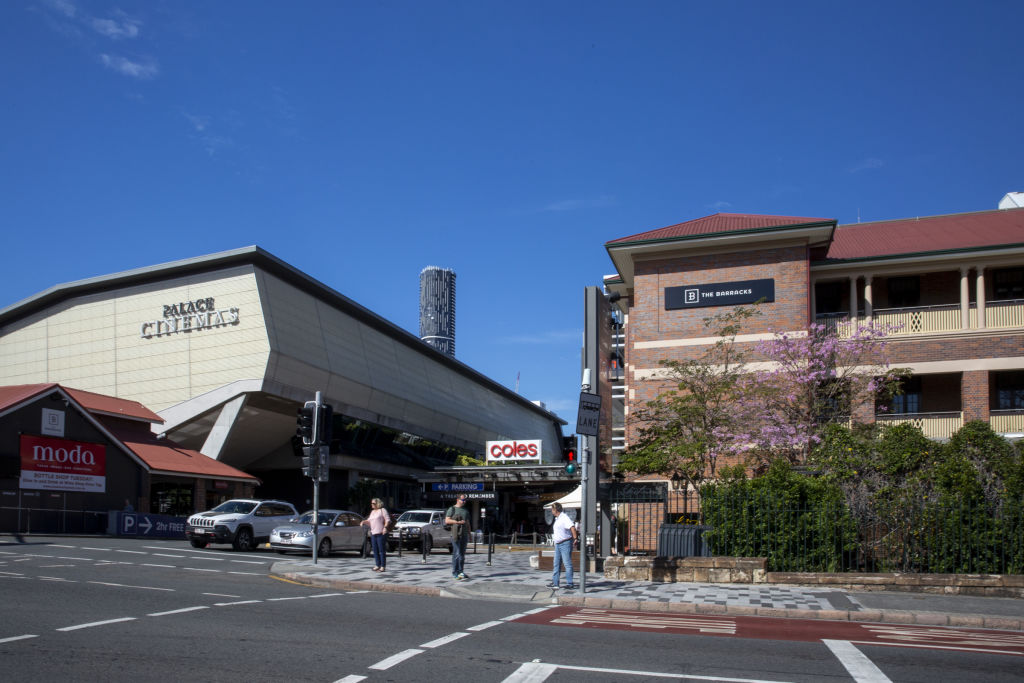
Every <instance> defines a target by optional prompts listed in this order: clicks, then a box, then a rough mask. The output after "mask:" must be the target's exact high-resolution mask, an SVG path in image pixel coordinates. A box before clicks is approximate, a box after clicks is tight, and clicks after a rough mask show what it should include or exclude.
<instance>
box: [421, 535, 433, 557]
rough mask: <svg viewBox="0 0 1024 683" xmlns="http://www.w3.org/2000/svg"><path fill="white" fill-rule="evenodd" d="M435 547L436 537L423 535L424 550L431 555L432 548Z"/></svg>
mask: <svg viewBox="0 0 1024 683" xmlns="http://www.w3.org/2000/svg"><path fill="white" fill-rule="evenodd" d="M433 547H434V539H432V538H431V537H430V536H424V537H423V552H424V553H426V554H427V555H429V554H430V551H431V549H433Z"/></svg>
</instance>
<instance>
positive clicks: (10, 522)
mask: <svg viewBox="0 0 1024 683" xmlns="http://www.w3.org/2000/svg"><path fill="white" fill-rule="evenodd" d="M108 514H109V512H108V511H107V510H102V511H100V510H61V509H53V508H33V507H13V506H8V507H0V531H2V532H4V533H12V534H105V533H107V517H108Z"/></svg>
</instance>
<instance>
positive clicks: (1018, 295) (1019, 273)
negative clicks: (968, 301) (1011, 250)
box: [992, 268, 1024, 300]
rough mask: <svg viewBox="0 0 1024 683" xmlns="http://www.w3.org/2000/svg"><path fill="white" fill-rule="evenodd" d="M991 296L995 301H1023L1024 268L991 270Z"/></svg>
mask: <svg viewBox="0 0 1024 683" xmlns="http://www.w3.org/2000/svg"><path fill="white" fill-rule="evenodd" d="M992 294H993V299H995V300H1006V299H1024V268H1001V269H999V270H993V271H992Z"/></svg>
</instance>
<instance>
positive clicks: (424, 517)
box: [398, 512, 430, 523]
mask: <svg viewBox="0 0 1024 683" xmlns="http://www.w3.org/2000/svg"><path fill="white" fill-rule="evenodd" d="M398 521H399V522H416V523H423V522H429V521H430V513H429V512H403V513H402V516H401V517H399V518H398Z"/></svg>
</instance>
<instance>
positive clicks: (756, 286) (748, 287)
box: [665, 279, 775, 311]
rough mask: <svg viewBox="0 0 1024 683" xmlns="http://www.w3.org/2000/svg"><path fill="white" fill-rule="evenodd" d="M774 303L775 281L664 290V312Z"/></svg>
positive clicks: (728, 283) (745, 281)
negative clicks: (766, 302) (757, 302)
mask: <svg viewBox="0 0 1024 683" xmlns="http://www.w3.org/2000/svg"><path fill="white" fill-rule="evenodd" d="M762 299H763V300H764V301H775V280H772V279H765V280H744V281H742V282H723V283H718V284H699V285H686V286H683V287H666V288H665V310H666V311H675V310H678V309H680V308H704V307H706V306H735V305H737V304H752V303H754V302H756V301H761V300H762Z"/></svg>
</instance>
